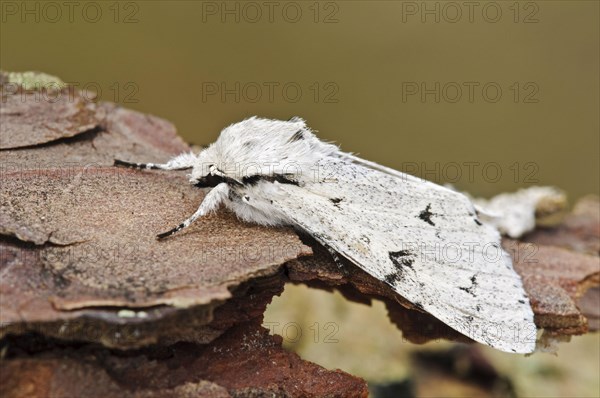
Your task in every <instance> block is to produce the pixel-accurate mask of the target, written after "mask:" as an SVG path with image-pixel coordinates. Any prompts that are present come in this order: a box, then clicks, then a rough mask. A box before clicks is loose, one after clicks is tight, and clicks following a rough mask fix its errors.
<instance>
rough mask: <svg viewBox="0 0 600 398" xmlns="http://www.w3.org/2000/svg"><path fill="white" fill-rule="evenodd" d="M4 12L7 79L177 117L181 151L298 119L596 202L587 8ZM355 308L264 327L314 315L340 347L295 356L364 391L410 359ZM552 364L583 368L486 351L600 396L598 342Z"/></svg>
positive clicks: (592, 54) (506, 366) (431, 166)
mask: <svg viewBox="0 0 600 398" xmlns="http://www.w3.org/2000/svg"><path fill="white" fill-rule="evenodd" d="M0 11H1V15H0V17H1V28H0V33H1V34H0V36H1V38H0V48H1V50H0V67H1V68H2V69H3V70H8V71H25V70H39V71H43V72H46V73H50V74H54V75H57V76H59V77H60V78H62V79H63V80H65V81H67V82H71V83H73V84H75V85H77V86H79V87H81V88H85V89H89V90H91V91H95V92H97V93H98V94H99V96H100V98H101V99H103V100H107V101H115V102H118V103H121V104H123V105H124V106H126V107H129V108H134V109H137V110H140V111H143V112H147V113H152V114H154V115H158V116H161V117H164V118H166V119H168V120H170V121H172V122H173V123H174V124H175V125H176V126H177V128H178V130H179V132H180V134H181V135H182V136H183V137H184V138H185V139H186V140H187V141H189V142H191V143H195V144H206V143H210V142H212V141H213V140H214V139H215V138H216V137H217V135H218V133H219V131H220V130H221V129H222V128H223V127H224V126H226V125H228V124H230V123H232V122H236V121H239V120H241V119H243V118H245V117H248V116H251V115H260V116H265V117H272V118H284V119H287V118H289V117H291V116H293V115H299V116H301V117H303V118H305V119H306V120H307V122H308V124H309V125H310V126H311V127H312V128H313V129H316V130H318V135H319V136H320V137H321V138H323V139H326V140H331V141H335V142H337V143H339V144H340V145H341V146H342V148H343V149H344V150H346V151H352V152H357V153H359V154H360V155H361V156H363V157H365V158H367V159H370V160H374V161H377V162H379V163H383V164H386V165H388V166H391V167H394V168H397V169H400V170H403V171H407V172H411V173H412V174H416V175H419V176H422V177H425V178H427V179H430V180H434V181H436V182H440V183H446V182H450V183H453V184H454V185H455V186H456V187H457V188H458V189H461V190H465V191H468V192H470V193H472V194H474V195H477V196H491V195H493V194H496V193H499V192H504V191H514V190H516V189H518V188H520V187H526V186H531V185H538V184H539V185H555V186H558V187H560V188H562V189H564V190H565V191H566V192H567V194H568V195H569V197H570V199H571V201H574V200H575V199H577V198H579V197H581V196H583V195H585V194H588V193H596V194H598V192H599V181H600V175H599V174H600V156H599V151H600V133H599V132H600V124H599V123H600V121H599V112H598V109H599V108H600V89H599V86H600V82H599V69H600V64H599V56H600V54H599V49H600V43H599V41H600V39H599V37H600V31H599V13H600V8H599V2H597V1H533V2H513V1H506V2H504V1H498V2H480V1H474V2H470V3H469V2H440V1H436V2H434V1H431V2H420V1H419V2H410V1H408V2H400V1H338V2H328V1H323V2H315V1H297V2H285V1H284V2H279V1H273V2H262V1H258V2H238V1H227V2H222V1H216V2H212V1H205V2H200V1H121V2H116V1H110V0H109V1H96V2H83V1H81V2H79V1H78V2H62V1H60V2H42V1H31V2H22V1H2V2H1V9H0ZM298 306H300V308H301V310H300V309H299V308H298ZM292 308H295V310H294V311H292V310H291V309H292ZM356 308H358V307H357V306H350V305H348V304H347V303H345V302H344V301H343V300H341V299H339V298H334V297H332V296H330V295H327V294H325V293H318V294H317V293H314V292H310V291H307V290H306V289H301V288H296V287H292V288H290V289H288V290H287V291H286V293H285V294H284V295H283V297H282V298H281V299H278V300H277V302H276V303H275V304H274V305H273V307H272V308H271V309H270V310H269V312H268V314H267V320H271V321H273V320H276V321H277V320H278V319H279V320H281V319H283V318H285V317H286V316H290V314H294V315H293V316H294V317H295V321H297V322H304V320H306V322H308V323H306V324H303V325H304V327H306V328H308V327H309V326H310V325H312V323H314V322H315V321H316V320H315V319H311V318H310V316H309V315H310V314H312V313H316V312H315V311H318V313H319V317H320V318H319V319H320V322H323V321H326V322H329V321H332V322H337V323H338V324H339V325H345V326H343V327H344V328H346V329H345V330H346V332H345V333H346V334H344V333H342V332H344V330H343V329H342V326H340V330H341V332H340V336H343V337H340V341H339V342H338V343H337V344H333V345H327V346H323V345H318V346H315V345H314V344H312V345H311V344H304V345H302V344H301V345H298V344H292V345H290V348H292V349H297V350H298V351H299V352H300V353H301V355H303V356H305V357H306V358H307V359H311V360H315V361H317V362H319V363H322V364H324V365H326V366H328V367H339V368H342V369H345V370H348V371H351V372H353V373H354V374H358V375H363V376H364V377H367V378H369V379H371V380H377V379H385V380H395V379H399V378H402V377H404V376H406V374H407V364H406V362H405V361H403V358H405V355H404V354H401V353H402V352H404V353H405V352H407V350H410V349H414V346H412V345H410V344H407V343H403V342H402V341H401V338H400V336H399V333H397V332H395V330H392V331H389V330H388V332H384V330H386V329H385V328H386V327H387V328H388V329H389V325H388V326H386V322H387V320H386V318H385V313H384V311H382V310H381V309H379V310H378V309H377V308H376V309H372V310H367V311H366V312H365V309H366V307H361V308H362V309H356ZM298 311H300V312H298ZM323 311H325V312H323ZM361 311H362V312H361ZM349 314H354V315H349ZM357 314H358V315H357ZM360 314H362V315H360ZM349 319H350V320H353V321H352V322H349V321H348V320H349ZM282 322H283V321H282ZM344 322H346V323H344ZM353 322H354V323H353ZM366 322H367V323H366ZM365 324H369V325H371V326H370V327H369V330H371V332H370V333H371V334H369V333H366V332H364V331H365V329H364V325H365ZM352 325H354V327H357V328H359V329H358V331H355V336H359V337H360V336H362V339H361V338H352V337H350V336H351V334H348V329H349V328H350V329H351V328H353V326H352ZM373 325H377V327H375V326H373ZM379 325H381V329H380V328H379ZM360 328H363V329H360ZM392 332H393V333H392ZM367 336H372V337H375V340H373V341H374V342H373V341H372V340H370V338H368V337H367ZM377 336H379V337H377ZM395 339H396V340H395ZM361 344H362V346H361ZM369 344H372V345H369ZM332 347H334V348H332ZM357 347H358V348H357ZM563 351H564V352H566V354H564V355H566V357H568V358H577V360H578V362H579V363H583V364H584V365H585V366H584V367H585V369H583V368H578V371H577V372H573V371H572V369H573V368H572V366H573V365H572V364H568V363H565V361H560V360H555V359H554V358H550V357H548V356H535V357H533V358H529V359H527V358H522V357H515V356H508V355H503V354H499V353H489V355H490V356H493V357H494V359H495V361H496V362H495V363H497V364H498V366H502V367H503V370H506V371H507V372H509V373H511V372H512V373H513V374H514V377H515V378H516V379H517V381H518V383H519V388H520V390H518V391H520V392H521V393H524V394H526V395H531V394H534V393H535V392H536V391H537V392H542V393H541V394H540V395H541V396H550V395H564V396H567V395H579V396H593V395H594V392H596V393H598V394H596V395H600V391H599V388H600V387H599V385H598V383H599V382H598V372H599V364H598V361H599V359H598V355H599V352H598V351H599V350H598V336H597V335H595V336H586V337H583V338H579V339H577V341H576V342H575V343H572V344H566V345H563V346H562V347H561V351H560V352H561V354H563ZM357 352H359V353H360V355H357V354H356V353H357ZM487 352H488V351H486V353H487ZM366 356H369V357H370V358H369V361H371V362H370V363H375V364H374V365H369V366H365V361H366V359H365V357H366ZM372 358H378V359H377V360H375V359H372ZM540 358H541V359H540ZM544 358H545V359H544ZM372 361H375V362H372ZM544 361H548V362H547V363H545V362H544ZM540 363H541V365H540ZM361 364H362V366H361ZM548 367H549V369H550V371H547V369H548ZM544 369H546V370H544ZM377 372H378V373H377ZM375 373H377V374H379V375H380V376H381V377H380V378H378V377H376V374H375ZM532 375H533V376H532ZM535 375H538V376H535ZM539 375H541V376H539ZM545 379H548V380H552V381H551V382H549V383H544V384H543V385H542V384H538V383H539V382H540V380H545ZM528 380H529V381H528ZM528 383H529V384H528ZM535 386H538V387H539V389H537V390H536V389H535V388H534V387H535Z"/></svg>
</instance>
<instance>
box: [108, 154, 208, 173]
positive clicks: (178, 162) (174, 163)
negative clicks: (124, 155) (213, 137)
mask: <svg viewBox="0 0 600 398" xmlns="http://www.w3.org/2000/svg"><path fill="white" fill-rule="evenodd" d="M196 159H197V156H196V155H194V154H193V153H192V152H189V153H182V154H180V155H177V156H175V157H174V158H172V159H171V160H169V161H168V162H167V163H162V164H161V163H132V162H126V161H124V160H119V159H115V163H114V164H115V166H125V167H130V168H134V169H147V170H150V169H152V170H185V169H190V168H192V167H194V162H195V161H196Z"/></svg>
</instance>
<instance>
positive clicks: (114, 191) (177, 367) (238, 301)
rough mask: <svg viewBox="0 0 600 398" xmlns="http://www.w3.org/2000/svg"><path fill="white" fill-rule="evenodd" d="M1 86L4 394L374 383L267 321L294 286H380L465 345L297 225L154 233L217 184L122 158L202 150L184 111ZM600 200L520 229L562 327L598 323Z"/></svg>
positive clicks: (540, 289) (229, 221)
mask: <svg viewBox="0 0 600 398" xmlns="http://www.w3.org/2000/svg"><path fill="white" fill-rule="evenodd" d="M0 82H2V83H3V92H2V103H1V106H2V108H1V113H0V117H1V127H0V140H1V141H0V148H1V149H2V150H1V151H0V156H1V157H2V159H1V167H2V168H1V170H0V173H1V179H2V186H1V187H0V275H1V279H0V337H2V343H3V348H2V351H1V355H2V357H3V360H2V361H1V362H0V370H1V371H0V379H1V383H0V395H1V396H3V397H5V396H6V397H9V396H28V397H63V396H83V395H85V396H98V397H104V396H112V395H117V394H118V395H119V396H125V397H130V396H131V397H159V396H160V397H163V396H166V397H171V396H172V397H188V396H190V397H191V396H199V395H202V396H211V397H226V396H236V395H237V396H263V395H267V394H274V395H276V396H336V395H337V396H366V394H367V389H366V384H365V383H364V381H362V380H360V379H358V378H356V377H353V376H351V375H348V374H346V373H344V372H341V371H328V370H325V369H323V368H321V367H319V366H317V365H314V364H312V363H309V362H306V361H303V360H301V359H300V358H299V357H298V356H297V355H295V354H291V353H288V352H285V351H284V350H283V349H282V348H281V339H280V338H279V337H278V336H270V335H269V334H268V332H267V331H266V329H264V328H261V327H260V323H261V321H262V315H263V312H264V310H265V308H266V306H267V304H268V303H269V302H270V300H271V299H272V297H273V296H275V295H278V294H280V293H281V292H282V291H283V286H284V283H286V282H294V283H306V284H308V285H311V286H314V287H318V288H323V289H339V290H340V291H341V292H342V293H343V294H344V295H345V296H346V297H347V298H348V299H350V300H354V301H358V302H366V303H368V302H370V300H372V299H374V298H375V299H379V300H383V301H384V302H385V303H386V305H387V308H388V310H389V314H390V318H391V319H392V321H393V322H394V323H395V324H397V325H398V327H399V328H400V329H401V330H402V332H403V334H404V336H405V337H406V338H407V339H409V340H411V341H413V342H416V343H422V342H425V341H428V340H431V339H436V338H440V337H441V338H447V339H453V340H458V341H468V339H467V338H466V337H464V336H462V335H460V334H459V333H458V332H456V331H454V330H452V329H450V328H449V327H447V326H446V325H444V324H443V323H441V322H439V321H437V320H436V319H435V318H433V317H432V316H430V315H429V314H426V313H423V312H421V311H419V310H418V309H416V308H414V307H413V306H411V304H410V303H408V302H407V301H406V300H404V299H403V298H402V297H400V296H398V295H397V294H395V293H394V292H393V291H392V290H391V289H390V288H389V287H387V286H386V285H385V284H383V283H381V282H380V281H378V280H376V279H374V278H372V277H370V276H369V275H367V274H366V273H364V272H363V271H361V270H360V269H358V268H356V267H354V266H352V265H351V264H348V265H347V266H346V267H344V268H343V269H340V268H339V267H338V266H337V265H336V264H335V263H334V262H333V261H332V259H331V257H330V255H329V254H328V252H327V251H326V250H325V249H323V248H322V247H320V246H319V245H317V244H316V243H315V242H313V241H312V240H311V239H310V237H305V236H302V237H299V236H298V235H297V234H296V233H295V232H294V231H293V230H291V229H289V228H265V227H260V226H256V225H250V224H246V223H243V222H240V221H239V220H237V219H236V218H235V217H234V216H233V215H232V214H229V213H227V212H226V211H219V212H218V213H217V214H214V215H211V216H209V217H206V218H203V219H202V220H200V221H199V222H197V223H195V225H194V226H192V227H190V228H189V229H187V230H186V231H185V232H183V233H181V234H179V235H178V236H177V239H168V240H165V241H161V242H158V241H156V240H155V238H154V237H155V235H156V233H158V232H163V230H165V229H168V228H170V227H171V226H173V225H176V224H177V223H178V222H180V221H181V220H183V219H184V218H186V217H187V216H188V215H189V214H190V213H192V212H193V211H194V210H195V208H196V207H197V205H198V203H200V202H201V200H202V198H203V197H204V194H205V192H204V191H202V190H199V189H197V188H194V187H192V186H190V185H188V184H187V181H186V178H185V176H184V174H183V173H176V172H169V173H166V172H156V171H152V172H147V171H142V172H140V171H131V170H127V169H122V168H115V167H113V166H112V164H113V159H114V158H121V159H130V160H135V161H142V162H143V161H153V162H157V161H164V160H166V159H168V158H169V157H171V156H173V155H175V154H178V153H180V152H182V151H186V150H189V147H188V146H187V145H186V144H185V143H184V142H183V141H182V140H181V139H180V138H179V137H178V136H177V135H176V131H175V128H174V127H173V125H172V124H170V123H169V122H167V121H165V120H162V119H159V118H156V117H153V116H148V115H143V114H140V113H138V112H134V111H130V110H126V109H122V108H119V107H117V106H115V105H114V104H108V103H100V104H96V103H94V102H90V101H87V100H86V99H84V98H83V97H81V96H80V95H79V93H77V92H76V91H69V89H63V90H62V91H59V93H62V94H57V93H54V97H48V98H58V100H57V101H54V102H53V101H50V100H49V99H48V98H45V97H40V96H39V95H37V94H38V93H37V92H32V91H28V90H26V89H25V88H23V87H17V89H15V86H14V85H11V86H10V90H6V87H7V85H8V84H10V83H9V82H8V80H7V78H6V76H2V77H0ZM598 205H599V204H598V199H597V198H588V199H585V200H584V201H582V202H580V203H579V204H578V205H577V206H576V208H575V210H574V211H573V213H572V214H570V215H569V216H568V217H567V219H566V220H565V221H564V222H563V223H562V224H561V225H560V226H558V227H556V228H553V229H545V230H536V231H534V232H533V233H532V234H530V235H528V236H527V237H525V239H523V241H522V242H517V241H509V240H507V241H506V242H505V248H506V249H507V250H509V251H510V252H511V253H513V257H514V259H515V264H516V269H517V272H519V273H520V274H521V276H522V277H523V279H524V283H525V288H526V290H527V292H528V293H529V295H530V297H531V299H532V304H533V309H534V312H535V314H536V318H535V321H536V325H537V326H538V327H539V328H543V329H544V333H545V336H546V338H547V339H565V338H568V336H570V335H574V334H582V333H586V332H587V331H588V330H597V329H598V327H599V322H598V319H599V309H598V307H599V306H598V296H599V293H598V292H599V289H598V285H599V284H600V276H599V263H598V251H599V249H600V243H599V241H600V231H599V226H598V225H599V221H600V216H599V214H598ZM540 344H541V345H543V344H544V341H541V342H540ZM83 392H85V394H84V393H83Z"/></svg>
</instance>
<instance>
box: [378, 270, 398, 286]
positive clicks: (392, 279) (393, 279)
mask: <svg viewBox="0 0 600 398" xmlns="http://www.w3.org/2000/svg"><path fill="white" fill-rule="evenodd" d="M401 278H402V276H401V275H400V274H399V273H396V272H392V273H391V274H387V275H386V276H385V277H384V278H383V279H384V280H385V281H386V282H387V283H388V284H390V285H391V286H395V285H396V283H397V282H400V279H401Z"/></svg>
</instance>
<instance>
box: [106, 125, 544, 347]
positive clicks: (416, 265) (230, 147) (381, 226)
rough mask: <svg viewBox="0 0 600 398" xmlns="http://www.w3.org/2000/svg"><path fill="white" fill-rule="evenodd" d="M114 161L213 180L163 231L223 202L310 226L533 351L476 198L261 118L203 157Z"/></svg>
mask: <svg viewBox="0 0 600 398" xmlns="http://www.w3.org/2000/svg"><path fill="white" fill-rule="evenodd" d="M115 164H120V165H125V166H129V167H136V168H146V169H162V170H181V169H190V168H191V169H192V171H191V174H190V175H189V177H190V181H191V183H192V184H194V185H197V186H199V187H212V190H211V191H210V192H209V193H208V194H207V195H206V197H205V198H204V200H203V202H202V203H201V204H200V206H199V208H198V210H197V211H196V212H195V213H194V214H193V215H192V216H191V217H189V218H188V219H187V220H185V221H183V222H182V223H181V224H180V225H178V226H177V227H176V228H173V229H172V230H170V231H168V232H165V233H162V234H160V235H158V237H159V238H165V237H167V236H169V235H172V234H174V233H175V232H177V231H179V230H181V229H183V228H185V227H187V226H189V225H190V224H191V223H193V222H194V221H195V220H196V219H198V218H199V217H202V216H204V215H206V214H208V213H209V212H211V211H214V210H216V209H217V208H218V207H219V206H220V205H221V204H224V205H225V206H226V207H227V208H229V209H230V210H232V211H233V212H235V214H236V215H237V216H238V217H239V218H240V219H242V220H245V221H248V222H253V223H258V224H263V225H271V226H279V225H291V226H294V227H295V228H297V229H298V230H301V231H303V232H305V233H308V234H309V235H311V236H312V237H314V238H315V239H316V240H317V241H318V242H320V243H321V244H322V245H324V246H325V247H327V248H328V249H329V250H330V251H331V252H332V253H334V255H339V256H342V257H344V258H346V259H348V260H349V261H351V262H352V263H354V264H356V265H357V266H358V267H360V268H362V269H363V270H364V271H366V272H367V273H369V274H370V275H372V276H373V277H375V278H377V279H379V280H381V281H384V282H385V283H387V284H388V285H389V286H391V287H392V288H393V289H394V290H395V291H396V292H397V293H398V294H400V295H401V296H403V297H404V298H406V299H407V300H409V301H410V302H411V303H413V304H414V305H415V306H416V307H417V308H420V309H422V310H424V311H427V312H428V313H430V314H432V315H433V316H435V317H436V318H438V319H439V320H441V321H442V322H444V323H446V324H447V325H449V326H450V327H452V328H454V329H455V330H457V331H459V332H461V333H463V334H464V335H466V336H469V337H470V338H472V339H473V340H476V341H478V342H481V343H484V344H487V345H489V346H491V347H494V348H497V349H499V350H502V351H507V352H517V353H529V352H532V351H533V350H534V348H535V339H536V327H535V324H534V323H533V312H532V310H531V307H530V304H529V300H528V298H527V296H526V294H525V291H524V290H523V286H522V283H521V279H520V277H519V276H518V275H517V273H516V272H515V271H514V269H513V267H512V262H511V258H510V256H509V255H508V254H507V253H506V252H505V251H503V250H502V248H501V246H500V234H499V232H498V231H497V230H496V229H495V227H493V226H491V225H489V224H484V223H482V222H481V221H480V220H479V219H478V216H477V211H476V209H475V207H474V206H473V204H472V203H471V202H470V201H469V199H467V197H466V196H464V195H463V194H461V193H458V192H455V191H452V190H450V189H447V188H444V187H441V186H439V185H436V184H434V183H431V182H429V181H425V180H421V179H419V178H416V177H413V176H410V175H407V174H404V173H401V172H398V171H396V170H393V169H390V168H387V167H385V166H381V165H379V164H376V163H373V162H369V161H367V160H364V159H360V158H358V157H356V156H354V155H352V154H350V153H345V152H342V151H340V149H339V148H338V147H337V146H335V145H332V144H329V143H325V142H323V141H320V140H319V139H318V138H317V137H316V136H315V135H314V134H313V132H312V131H311V130H310V129H309V128H308V127H307V126H306V123H305V122H304V120H302V119H300V118H297V117H295V118H292V119H290V120H289V121H280V120H270V119H261V118H257V117H252V118H249V119H247V120H244V121H242V122H240V123H236V124H232V125H231V126H229V127H227V128H225V129H224V130H223V131H222V132H221V135H220V136H219V138H218V139H217V141H216V142H214V143H213V144H211V145H210V146H209V147H208V148H206V149H204V150H202V151H200V153H199V154H198V155H195V154H193V153H186V154H182V155H179V156H177V157H175V158H173V159H172V160H170V161H169V162H167V163H166V164H152V163H148V164H141V163H129V162H124V161H115Z"/></svg>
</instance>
